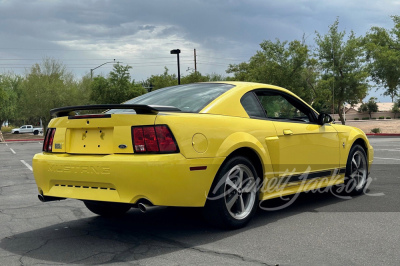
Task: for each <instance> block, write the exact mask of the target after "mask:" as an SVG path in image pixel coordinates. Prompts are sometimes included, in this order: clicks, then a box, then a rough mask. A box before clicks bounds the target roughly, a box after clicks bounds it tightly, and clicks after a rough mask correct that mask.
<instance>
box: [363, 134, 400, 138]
mask: <svg viewBox="0 0 400 266" xmlns="http://www.w3.org/2000/svg"><path fill="white" fill-rule="evenodd" d="M366 135H367V136H374V137H400V134H399V133H367V134H366Z"/></svg>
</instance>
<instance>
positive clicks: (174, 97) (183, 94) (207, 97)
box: [107, 83, 234, 114]
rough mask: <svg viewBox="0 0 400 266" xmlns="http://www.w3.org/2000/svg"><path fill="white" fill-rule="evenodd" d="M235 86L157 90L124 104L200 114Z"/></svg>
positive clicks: (212, 85)
mask: <svg viewBox="0 0 400 266" xmlns="http://www.w3.org/2000/svg"><path fill="white" fill-rule="evenodd" d="M233 87H234V85H230V84H221V83H194V84H187V85H178V86H173V87H167V88H163V89H159V90H155V91H152V92H149V93H146V94H143V95H141V96H139V97H136V98H133V99H131V100H129V101H127V102H125V103H124V104H143V105H163V106H173V107H176V108H178V109H180V110H181V111H182V112H186V113H198V112H199V111H200V110H201V109H203V108H204V107H205V106H207V104H209V103H210V102H211V101H213V100H214V99H215V98H217V97H218V96H220V95H221V94H223V93H224V92H226V91H228V90H230V89H231V88H233ZM125 112H129V113H132V112H133V113H134V111H133V110H132V109H118V110H116V109H113V110H110V111H108V112H107V113H109V114H110V113H111V114H114V113H125Z"/></svg>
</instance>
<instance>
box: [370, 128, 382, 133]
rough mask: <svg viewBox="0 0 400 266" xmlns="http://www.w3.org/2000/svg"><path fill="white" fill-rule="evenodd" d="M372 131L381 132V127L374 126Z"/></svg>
mask: <svg viewBox="0 0 400 266" xmlns="http://www.w3.org/2000/svg"><path fill="white" fill-rule="evenodd" d="M371 132H372V133H375V134H376V133H381V129H380V128H379V127H376V128H373V129H371Z"/></svg>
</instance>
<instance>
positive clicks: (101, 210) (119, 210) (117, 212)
mask: <svg viewBox="0 0 400 266" xmlns="http://www.w3.org/2000/svg"><path fill="white" fill-rule="evenodd" d="M84 203H85V206H86V208H88V209H89V210H90V211H91V212H93V213H94V214H98V215H100V216H106V217H114V216H122V215H124V214H125V213H126V212H127V211H129V209H130V208H131V205H129V204H125V203H117V202H103V201H88V200H85V201H84Z"/></svg>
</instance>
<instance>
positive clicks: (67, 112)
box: [50, 104, 181, 117]
mask: <svg viewBox="0 0 400 266" xmlns="http://www.w3.org/2000/svg"><path fill="white" fill-rule="evenodd" d="M109 109H132V110H135V112H136V113H137V114H157V113H159V112H180V111H181V110H180V109H179V108H176V107H174V106H161V105H144V104H94V105H80V106H66V107H60V108H55V109H51V110H50V115H51V116H55V117H62V116H71V115H72V116H73V115H75V113H73V112H74V111H78V110H81V111H83V110H109Z"/></svg>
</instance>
